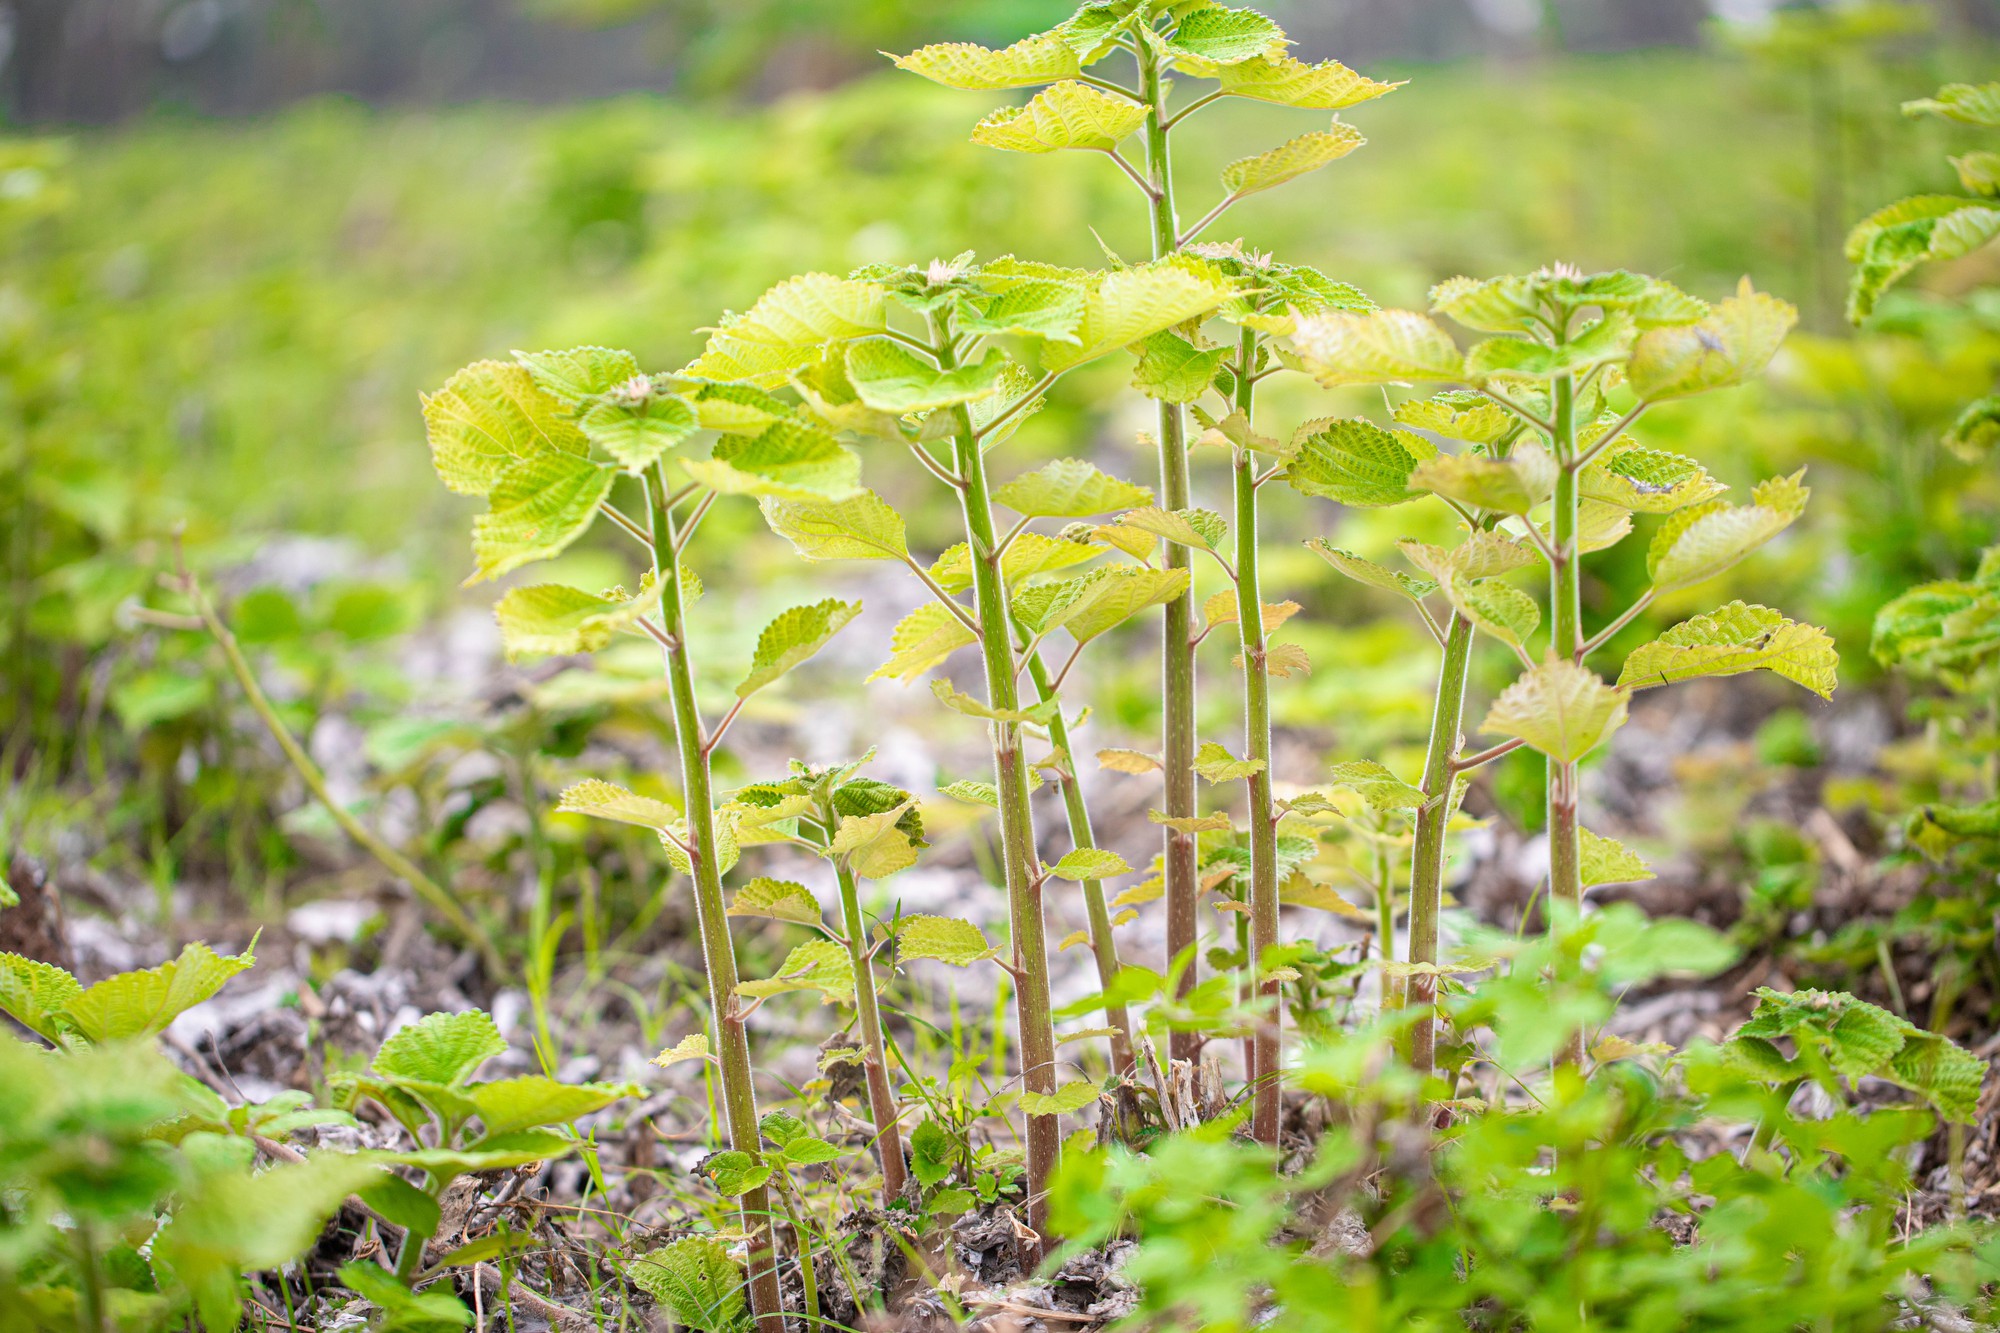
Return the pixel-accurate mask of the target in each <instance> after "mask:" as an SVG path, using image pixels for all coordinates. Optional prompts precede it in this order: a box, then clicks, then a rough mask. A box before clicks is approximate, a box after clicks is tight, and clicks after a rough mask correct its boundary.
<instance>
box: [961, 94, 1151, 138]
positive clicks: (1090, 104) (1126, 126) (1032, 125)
mask: <svg viewBox="0 0 2000 1333" xmlns="http://www.w3.org/2000/svg"><path fill="white" fill-rule="evenodd" d="M1145 122H1146V109H1145V108H1144V107H1143V106H1140V105H1139V104H1138V103H1137V102H1134V101H1132V100H1131V99H1129V98H1125V97H1119V96H1117V95H1116V94H1114V93H1107V92H1101V91H1099V90H1098V89H1096V88H1092V87H1090V86H1089V85H1087V84H1082V83H1077V82H1075V81H1073V80H1064V81H1063V82H1061V83H1057V84H1054V85H1052V86H1051V87H1048V88H1045V89H1043V90H1042V91H1041V92H1039V93H1037V94H1036V95H1035V97H1034V98H1033V100H1031V101H1030V102H1029V103H1028V104H1027V105H1026V106H1022V107H1003V108H1002V109H1000V110H998V111H995V112H993V113H992V114H990V115H988V116H987V117H986V118H985V119H984V120H982V121H980V122H979V123H978V124H977V125H975V126H973V127H972V142H974V143H976V144H983V145H985V146H986V147H988V148H1001V149H1005V150H1006V151H1008V152H1010V153H1053V152H1057V151H1059V150H1061V149H1064V148H1077V149H1086V150H1094V151H1097V152H1101V153H1108V152H1110V151H1112V150H1113V149H1114V148H1116V147H1117V146H1118V142H1119V140H1121V139H1123V138H1125V137H1126V136H1127V135H1129V134H1131V133H1132V132H1133V131H1134V130H1137V129H1138V128H1139V127H1140V126H1141V125H1143V124H1145Z"/></svg>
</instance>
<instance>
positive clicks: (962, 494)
mask: <svg viewBox="0 0 2000 1333" xmlns="http://www.w3.org/2000/svg"><path fill="white" fill-rule="evenodd" d="M931 325H932V327H931V342H932V344H933V350H934V351H935V354H936V356H937V359H938V367H939V369H941V370H946V371H949V370H951V369H952V368H953V367H954V366H955V365H956V364H957V357H956V356H955V355H954V354H953V352H952V346H951V339H950V337H949V336H948V331H947V330H946V329H945V328H944V327H943V325H942V323H941V322H940V321H939V320H938V318H937V317H936V316H933V317H932V321H931ZM951 411H952V419H953V430H952V448H953V453H954V458H953V468H954V470H955V471H956V472H957V473H958V475H959V477H960V479H961V480H962V481H963V482H964V483H965V484H964V485H963V486H962V487H961V488H960V489H959V492H958V498H959V509H960V512H961V514H962V515H963V518H964V521H965V539H966V542H967V545H968V546H969V548H970V551H971V555H972V591H973V596H974V599H975V601H976V603H977V606H978V615H979V623H980V625H981V626H982V627H983V629H982V632H981V634H980V637H979V647H980V652H981V654H982V656H983V658H984V662H985V668H986V704H987V707H989V708H992V709H993V710H995V711H996V712H1012V711H1015V710H1017V709H1019V708H1020V706H1021V700H1020V692H1019V690H1018V689H1017V688H1016V685H1015V667H1016V663H1015V661H1014V643H1013V637H1012V636H1011V635H1010V634H1009V633H1008V632H1007V626H1008V623H1009V622H1008V617H1007V585H1006V578H1005V576H1004V575H1003V574H1002V573H1001V569H1000V550H999V542H998V539H997V538H996V537H995V536H994V532H993V504H992V500H991V499H990V498H989V496H988V492H987V485H986V460H985V457H984V456H983V454H982V451H981V450H980V447H979V440H978V437H977V436H976V435H974V434H973V430H972V414H971V413H970V412H968V411H967V410H966V407H965V404H963V403H959V404H957V405H956V406H954V407H953V408H952V409H951ZM992 732H993V772H994V787H995V790H996V791H997V792H998V794H999V799H1000V833H1001V858H1000V859H1001V869H1002V876H1003V878H1004V879H1005V880H1006V882H1007V920H1008V934H1009V937H1010V943H1011V945H1012V948H1013V953H1014V958H1013V967H1014V977H1015V993H1014V1007H1015V1015H1016V1022H1017V1024H1018V1026H1019V1030H1020V1042H1021V1083H1022V1086H1023V1087H1024V1088H1026V1089H1027V1090H1028V1091H1030V1092H1038V1093H1042V1094H1044V1095H1049V1096H1052V1095H1054V1093H1055V1090H1056V1032H1055V1023H1054V1021H1053V1020H1052V1019H1051V1017H1050V1012H1049V954H1048V937H1047V931H1046V929H1045V927H1044V924H1043V921H1042V882H1041V877H1040V860H1039V857H1038V856H1037V853H1036V850H1035V823H1034V813H1033V811H1032V810H1031V808H1030V807H1029V804H1028V761H1027V755H1026V753H1025V752H1024V750H1023V749H1022V745H1021V724H1020V723H1019V722H1001V721H995V722H994V723H993V724H992ZM1027 1121H1028V1129H1027V1157H1028V1162H1027V1166H1028V1171H1027V1176H1028V1181H1027V1183H1028V1225H1029V1226H1030V1227H1032V1228H1033V1229H1034V1230H1035V1231H1036V1232H1038V1233H1039V1234H1040V1237H1041V1242H1040V1244H1030V1245H1029V1246H1028V1247H1027V1248H1028V1249H1030V1250H1031V1251H1033V1253H1032V1254H1030V1255H1028V1256H1026V1257H1027V1258H1028V1259H1029V1261H1030V1265H1031V1266H1032V1265H1033V1264H1038V1263H1040V1262H1041V1246H1042V1245H1045V1244H1048V1243H1050V1242H1052V1241H1053V1240H1054V1239H1055V1238H1054V1237H1052V1236H1051V1235H1050V1234H1049V1231H1048V1214H1049V1198H1048V1189H1049V1178H1050V1177H1051V1176H1052V1175H1053V1174H1054V1173H1055V1169H1056V1165H1057V1163H1058V1162H1059V1161H1060V1160H1061V1155H1062V1139H1061V1137H1060V1133H1059V1128H1058V1125H1057V1123H1056V1117H1055V1116H1053V1115H1031V1116H1029V1117H1027Z"/></svg>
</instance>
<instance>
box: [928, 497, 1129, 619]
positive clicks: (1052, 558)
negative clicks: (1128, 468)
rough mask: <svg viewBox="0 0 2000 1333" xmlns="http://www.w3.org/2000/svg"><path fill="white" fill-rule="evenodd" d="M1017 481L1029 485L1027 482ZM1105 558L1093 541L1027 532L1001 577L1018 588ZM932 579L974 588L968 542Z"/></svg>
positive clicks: (953, 549)
mask: <svg viewBox="0 0 2000 1333" xmlns="http://www.w3.org/2000/svg"><path fill="white" fill-rule="evenodd" d="M1029 475H1030V476H1035V475H1042V474H1034V473H1031V474H1029ZM1016 480H1017V481H1026V480H1027V478H1025V477H1022V478H1016ZM1009 484H1010V485H1011V484H1013V483H1009ZM1114 485H1116V486H1123V485H1124V483H1123V482H1115V483H1114ZM1140 498H1141V499H1142V500H1143V499H1145V498H1147V493H1146V492H1143V491H1142V492H1141V495H1140ZM1100 512H1102V511H1100ZM1103 554H1104V548H1103V547H1102V546H1098V545H1095V544H1094V542H1093V541H1071V540H1070V539H1069V538H1067V537H1044V536H1043V535H1042V534H1041V533H1039V532H1027V531H1023V532H1021V533H1020V534H1018V535H1017V536H1016V537H1015V538H1014V540H1013V541H1011V542H1009V543H1008V544H1007V551H1006V554H1004V555H1002V556H1001V557H1000V573H1001V575H1002V576H1003V577H1004V578H1005V579H1006V581H1007V586H1008V587H1010V588H1017V587H1019V586H1021V585H1022V584H1024V583H1026V582H1027V581H1028V580H1029V579H1031V578H1033V577H1035V575H1037V574H1053V573H1055V572H1056V571H1058V570H1062V569H1067V568H1069V567H1070V566H1071V565H1080V564H1083V563H1084V562H1085V561H1088V560H1095V559H1096V558H1097V557H1098V556H1100V555H1103ZM930 575H931V578H932V579H933V580H934V581H935V582H936V583H937V585H938V586H939V587H940V588H943V589H944V590H945V591H946V592H964V591H965V590H966V589H968V588H970V587H971V586H972V549H971V548H970V547H968V546H967V545H966V544H965V543H964V542H959V543H957V544H956V545H953V546H950V547H947V548H946V549H945V551H944V553H943V554H942V555H940V556H938V558H937V559H936V560H933V561H932V562H931V568H930ZM940 609H942V608H940ZM947 614H949V613H948V612H947Z"/></svg>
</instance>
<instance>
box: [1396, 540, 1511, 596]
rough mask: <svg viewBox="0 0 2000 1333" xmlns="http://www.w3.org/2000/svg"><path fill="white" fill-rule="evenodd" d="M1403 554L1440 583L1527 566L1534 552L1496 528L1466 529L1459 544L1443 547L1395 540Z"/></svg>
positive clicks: (1485, 577)
mask: <svg viewBox="0 0 2000 1333" xmlns="http://www.w3.org/2000/svg"><path fill="white" fill-rule="evenodd" d="M1396 546H1397V548H1398V549H1400V550H1401V551H1402V553H1403V558H1404V559H1406V560H1408V561H1409V562H1410V563H1411V564H1413V565H1415V566H1416V567H1417V568H1418V569H1421V570H1423V571H1424V572H1425V573H1426V574H1429V575H1430V576H1431V577H1432V578H1434V579H1436V580H1437V581H1438V582H1439V583H1447V582H1450V581H1451V580H1452V579H1455V578H1464V579H1490V578H1492V577H1494V576H1495V575H1498V574H1506V573H1510V572H1512V571H1513V570H1516V569H1526V568H1527V567H1528V566H1529V565H1532V564H1534V563H1535V561H1536V559H1537V556H1536V554H1535V551H1534V550H1533V548H1531V547H1530V546H1528V545H1527V544H1526V543H1525V542H1517V541H1514V540H1512V539H1510V538H1508V537H1504V536H1502V535H1501V534H1499V533H1497V532H1488V531H1479V532H1473V533H1468V534H1467V535H1466V537H1465V540H1463V541H1461V542H1460V543H1459V544H1458V545H1456V546H1453V547H1450V548H1446V547H1442V546H1430V545H1427V544H1426V543H1424V542H1416V541H1411V540H1410V539H1409V538H1407V537H1405V538H1403V539H1402V540H1401V541H1399V542H1397V543H1396Z"/></svg>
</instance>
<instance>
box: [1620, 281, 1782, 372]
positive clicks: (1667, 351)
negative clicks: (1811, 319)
mask: <svg viewBox="0 0 2000 1333" xmlns="http://www.w3.org/2000/svg"><path fill="white" fill-rule="evenodd" d="M1798 317H1799V312H1798V310H1797V309H1796V308H1795V307H1793V306H1791V305H1789V304H1787V303H1786V302H1784V301H1780V300H1779V299H1778V298H1777V297H1775V296H1768V295H1766V294H1764V293H1762V292H1759V291H1756V290H1755V289H1753V288H1752V287H1751V286H1750V280H1749V279H1748V278H1745V279H1744V280H1743V282H1742V285H1741V286H1740V287H1739V288H1738V289H1737V293H1736V295H1735V296H1733V297H1731V298H1730V299H1729V300H1727V301H1724V302H1722V303H1721V304H1719V305H1717V306H1715V307H1714V308H1713V309H1712V310H1710V311H1709V313H1708V315H1707V316H1706V317H1705V318H1704V319H1702V320H1701V322H1700V323H1698V324H1683V325H1678V326H1672V327H1667V328H1657V329H1649V330H1647V331H1646V332H1645V333H1642V334H1640V335H1639V340H1638V341H1637V342H1636V343H1634V344H1633V346H1632V356H1631V359H1630V360H1629V361H1627V362H1626V365H1625V382H1626V383H1627V384H1628V385H1630V386H1631V389H1632V392H1634V393H1636V394H1638V395H1639V397H1641V398H1643V399H1646V400H1647V401H1649V402H1657V401H1659V400H1660V399H1663V398H1679V397H1682V396H1684V395H1687V394H1692V393H1702V392H1705V391H1707V390H1709V389H1720V388H1726V387H1728V386H1729V385H1732V384H1741V383H1743V382H1744V381H1745V380H1748V379H1751V378H1753V377H1754V376H1757V375H1760V374H1762V373H1763V370H1764V367H1765V366H1766V365H1768V364H1769V363H1770V360H1771V357H1772V355H1773V354H1774V353H1776V352H1777V350H1778V344H1779V343H1781V342H1783V341H1784V340H1785V335H1786V334H1787V333H1788V332H1790V331H1791V327H1792V325H1793V324H1795V323H1797V322H1798Z"/></svg>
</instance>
